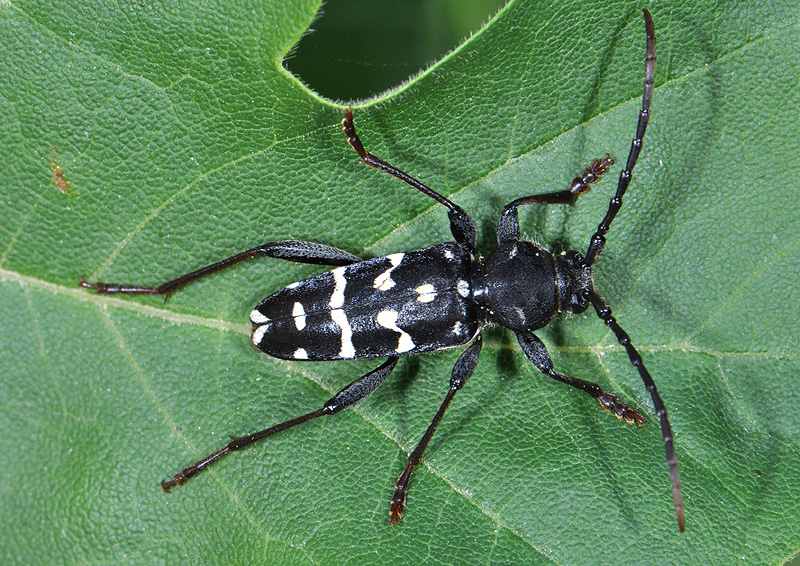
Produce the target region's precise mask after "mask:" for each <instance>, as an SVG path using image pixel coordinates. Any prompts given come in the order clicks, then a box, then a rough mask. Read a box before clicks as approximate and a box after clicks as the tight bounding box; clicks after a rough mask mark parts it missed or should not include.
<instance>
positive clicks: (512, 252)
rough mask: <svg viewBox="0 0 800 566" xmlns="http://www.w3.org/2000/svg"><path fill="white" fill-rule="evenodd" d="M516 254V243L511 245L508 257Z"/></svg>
mask: <svg viewBox="0 0 800 566" xmlns="http://www.w3.org/2000/svg"><path fill="white" fill-rule="evenodd" d="M516 255H517V244H514V245H513V246H512V247H511V251H510V252H508V257H514V256H516Z"/></svg>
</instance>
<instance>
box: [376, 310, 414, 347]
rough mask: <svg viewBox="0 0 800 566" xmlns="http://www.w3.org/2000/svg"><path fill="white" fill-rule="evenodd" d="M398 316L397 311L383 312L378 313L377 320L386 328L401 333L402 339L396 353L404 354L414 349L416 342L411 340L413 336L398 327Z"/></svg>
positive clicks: (398, 343)
mask: <svg viewBox="0 0 800 566" xmlns="http://www.w3.org/2000/svg"><path fill="white" fill-rule="evenodd" d="M397 316H398V315H397V311H381V312H379V313H378V316H376V317H375V320H377V321H378V324H380V325H381V326H383V327H384V328H388V329H389V330H394V331H395V332H399V333H400V339H399V340H398V341H397V348H396V349H395V352H397V353H398V354H402V353H403V352H408V351H409V350H413V349H414V341H413V340H411V335H410V334H409V333H408V332H406V331H405V330H403V329H402V328H400V327H399V326H397Z"/></svg>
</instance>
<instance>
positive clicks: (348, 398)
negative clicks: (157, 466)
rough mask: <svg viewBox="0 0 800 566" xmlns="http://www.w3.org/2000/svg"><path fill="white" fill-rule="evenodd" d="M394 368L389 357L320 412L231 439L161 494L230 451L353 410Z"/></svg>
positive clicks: (167, 483) (180, 474)
mask: <svg viewBox="0 0 800 566" xmlns="http://www.w3.org/2000/svg"><path fill="white" fill-rule="evenodd" d="M396 365H397V356H392V357H390V358H389V359H388V360H386V361H385V362H384V363H383V364H381V365H380V367H378V368H376V369H374V370H372V371H371V372H369V373H368V374H366V375H363V376H361V377H359V378H358V379H356V380H355V381H354V382H353V383H351V384H350V385H348V386H347V387H345V388H344V389H342V390H341V391H339V392H338V393H337V394H336V395H334V396H333V397H331V398H330V399H328V400H327V401H326V402H325V404H324V405H323V406H322V408H321V409H317V410H316V411H311V412H310V413H306V414H305V415H301V416H299V417H295V418H293V419H289V420H288V421H284V422H282V423H280V424H277V425H274V426H271V427H269V428H267V429H264V430H262V431H259V432H256V433H253V434H248V435H247V436H241V437H239V438H234V439H233V440H231V441H230V442H229V443H228V444H227V445H226V446H225V447H223V448H222V449H220V450H217V451H216V452H214V453H213V454H209V455H208V456H206V457H205V458H203V459H202V460H199V461H197V462H195V463H194V464H192V465H191V466H189V467H188V468H185V469H183V470H181V471H180V472H178V473H177V474H175V475H174V476H173V477H172V479H169V480H166V481H162V482H161V487H162V488H163V489H164V491H169V490H170V489H172V488H173V487H175V486H176V485H181V484H182V483H184V482H185V481H186V480H188V479H189V478H190V477H192V476H193V475H195V474H197V472H200V471H201V470H204V469H206V468H207V467H208V466H209V465H211V464H212V463H213V462H216V461H217V460H219V459H220V458H222V457H223V456H225V455H226V454H228V453H230V452H235V451H237V450H241V449H242V448H244V447H245V446H249V445H251V444H254V443H256V442H258V441H259V440H263V439H265V438H267V437H268V436H272V435H273V434H275V433H278V432H281V431H283V430H286V429H287V428H292V427H293V426H295V425H299V424H300V423H304V422H306V421H310V420H312V419H315V418H317V417H321V416H323V415H333V414H334V413H338V412H339V411H342V410H344V409H347V408H348V407H352V406H353V405H355V404H356V403H358V402H359V401H362V400H363V399H366V398H367V397H368V396H369V394H370V393H372V392H373V391H375V390H376V389H377V388H378V386H380V385H381V383H383V381H384V380H385V379H386V378H387V377H388V376H389V374H390V373H392V370H393V369H394V367H395V366H396Z"/></svg>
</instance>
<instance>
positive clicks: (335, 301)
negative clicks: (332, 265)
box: [328, 267, 347, 319]
mask: <svg viewBox="0 0 800 566" xmlns="http://www.w3.org/2000/svg"><path fill="white" fill-rule="evenodd" d="M344 270H345V268H344V267H337V268H336V269H334V270H333V271H331V274H332V275H333V285H334V287H333V293H331V300H330V301H329V302H328V304H329V305H330V306H331V308H332V309H340V308H342V305H344V288H345V287H347V279H345V278H344ZM345 319H346V317H345Z"/></svg>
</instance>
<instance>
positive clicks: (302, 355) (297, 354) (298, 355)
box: [293, 348, 308, 360]
mask: <svg viewBox="0 0 800 566" xmlns="http://www.w3.org/2000/svg"><path fill="white" fill-rule="evenodd" d="M293 355H294V359H295V360H307V359H308V352H306V350H305V348H298V349H297V350H295V351H294V354H293Z"/></svg>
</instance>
